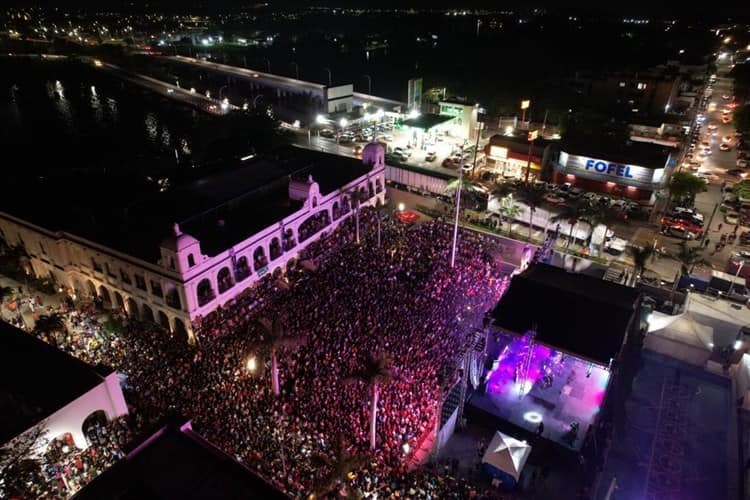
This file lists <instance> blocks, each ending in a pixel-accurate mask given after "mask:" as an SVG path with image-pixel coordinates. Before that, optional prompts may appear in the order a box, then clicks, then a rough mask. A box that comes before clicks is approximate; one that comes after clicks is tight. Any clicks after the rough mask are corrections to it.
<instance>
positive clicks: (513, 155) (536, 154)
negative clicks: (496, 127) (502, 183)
mask: <svg viewBox="0 0 750 500" xmlns="http://www.w3.org/2000/svg"><path fill="white" fill-rule="evenodd" d="M558 142H559V141H554V140H549V139H544V138H541V137H537V139H536V140H534V143H533V144H529V140H528V136H527V134H525V133H524V134H516V135H499V134H498V135H493V136H492V137H490V140H489V142H488V143H487V144H486V145H485V147H484V153H485V156H486V158H487V163H486V165H487V168H488V169H489V170H490V172H492V173H494V174H495V175H497V176H498V177H501V178H505V179H522V178H524V177H525V175H526V167H527V166H529V165H530V167H531V173H530V175H529V178H530V179H535V178H539V177H540V175H541V172H542V165H544V164H545V157H547V158H548V157H549V154H548V151H549V150H550V146H552V145H554V144H557V143H558ZM529 146H531V148H529Z"/></svg>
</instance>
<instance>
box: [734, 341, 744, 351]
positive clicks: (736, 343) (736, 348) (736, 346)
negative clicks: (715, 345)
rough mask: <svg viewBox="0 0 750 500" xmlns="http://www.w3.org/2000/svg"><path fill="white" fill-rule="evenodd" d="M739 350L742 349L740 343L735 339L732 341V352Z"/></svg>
mask: <svg viewBox="0 0 750 500" xmlns="http://www.w3.org/2000/svg"><path fill="white" fill-rule="evenodd" d="M740 349H742V341H741V340H739V339H737V340H735V341H734V350H735V351H738V350H740Z"/></svg>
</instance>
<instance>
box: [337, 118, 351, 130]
mask: <svg viewBox="0 0 750 500" xmlns="http://www.w3.org/2000/svg"><path fill="white" fill-rule="evenodd" d="M339 125H341V128H344V127H346V126H347V125H349V120H347V119H346V118H342V119H341V120H339Z"/></svg>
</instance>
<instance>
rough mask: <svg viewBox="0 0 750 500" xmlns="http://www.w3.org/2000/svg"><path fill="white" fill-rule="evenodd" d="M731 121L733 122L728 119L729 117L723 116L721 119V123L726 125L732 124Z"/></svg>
mask: <svg viewBox="0 0 750 500" xmlns="http://www.w3.org/2000/svg"><path fill="white" fill-rule="evenodd" d="M731 121H732V119H731V118H730V117H728V116H722V117H721V123H723V124H724V125H727V124H729V122H731Z"/></svg>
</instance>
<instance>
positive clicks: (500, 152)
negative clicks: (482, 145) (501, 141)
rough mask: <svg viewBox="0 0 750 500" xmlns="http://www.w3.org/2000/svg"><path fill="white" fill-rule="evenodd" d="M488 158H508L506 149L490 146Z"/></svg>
mask: <svg viewBox="0 0 750 500" xmlns="http://www.w3.org/2000/svg"><path fill="white" fill-rule="evenodd" d="M490 157H492V158H497V159H499V160H504V159H505V158H507V157H508V148H504V147H502V146H490Z"/></svg>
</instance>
